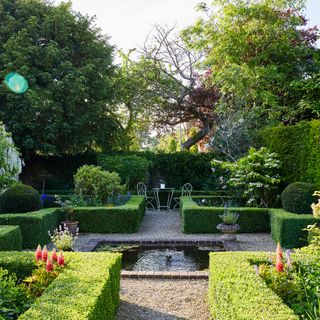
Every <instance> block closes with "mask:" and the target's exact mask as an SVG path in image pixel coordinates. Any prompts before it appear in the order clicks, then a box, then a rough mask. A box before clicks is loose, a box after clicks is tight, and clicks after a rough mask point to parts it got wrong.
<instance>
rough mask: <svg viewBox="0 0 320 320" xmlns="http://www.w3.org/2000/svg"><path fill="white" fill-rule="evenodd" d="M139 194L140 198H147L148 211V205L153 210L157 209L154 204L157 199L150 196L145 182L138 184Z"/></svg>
mask: <svg viewBox="0 0 320 320" xmlns="http://www.w3.org/2000/svg"><path fill="white" fill-rule="evenodd" d="M137 193H138V195H139V196H145V199H146V208H147V209H148V205H150V206H151V207H152V209H153V210H155V207H154V205H153V203H152V202H153V201H154V200H155V197H150V196H148V194H147V187H146V185H145V184H144V183H143V182H139V183H138V184H137Z"/></svg>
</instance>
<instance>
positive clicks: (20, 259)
mask: <svg viewBox="0 0 320 320" xmlns="http://www.w3.org/2000/svg"><path fill="white" fill-rule="evenodd" d="M65 258H66V261H67V263H68V265H67V267H66V269H65V270H64V271H63V272H62V273H61V274H60V275H59V276H58V278H57V279H55V280H54V281H53V282H52V283H51V284H50V286H49V287H48V288H47V289H46V290H45V291H44V293H43V295H42V296H41V297H39V298H38V299H36V301H35V302H34V303H33V304H32V306H31V307H30V309H29V310H27V311H26V312H25V313H24V314H22V315H21V316H20V317H19V320H38V319H46V320H67V319H68V320H86V319H90V320H93V319H95V320H114V319H115V312H116V309H117V307H118V305H119V290H120V269H121V255H120V254H114V253H65ZM14 261H16V263H14ZM30 261H34V255H33V254H32V253H30V252H23V253H22V252H20V253H11V254H8V253H4V252H0V267H3V268H7V269H9V271H17V270H18V274H19V275H20V276H21V275H22V274H23V275H25V274H26V273H23V272H22V271H23V269H24V268H26V269H27V270H28V271H29V273H30V272H31V270H32V269H31V266H32V267H33V268H34V267H35V265H34V262H33V263H32V265H31V263H30ZM19 270H20V272H19Z"/></svg>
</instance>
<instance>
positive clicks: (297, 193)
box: [281, 182, 315, 214]
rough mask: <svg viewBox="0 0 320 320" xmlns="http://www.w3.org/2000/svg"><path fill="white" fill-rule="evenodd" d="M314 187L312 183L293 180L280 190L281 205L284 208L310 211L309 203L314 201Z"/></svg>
mask: <svg viewBox="0 0 320 320" xmlns="http://www.w3.org/2000/svg"><path fill="white" fill-rule="evenodd" d="M314 191H315V187H314V185H313V184H312V183H307V182H294V183H291V184H289V185H288V186H287V187H286V188H285V189H284V190H283V192H282V195H281V198H282V207H283V209H284V210H286V211H289V212H293V213H300V214H308V213H312V209H311V204H312V203H313V201H314V197H313V193H314Z"/></svg>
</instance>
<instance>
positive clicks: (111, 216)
mask: <svg viewBox="0 0 320 320" xmlns="http://www.w3.org/2000/svg"><path fill="white" fill-rule="evenodd" d="M144 214H145V201H144V197H143V196H132V197H131V199H130V200H129V201H128V202H127V203H125V204H124V205H122V206H118V207H82V208H80V207H77V208H75V219H76V220H78V221H79V227H80V232H88V233H95V232H96V233H97V232H100V233H117V232H119V233H133V232H136V231H137V230H138V228H139V225H140V223H141V221H142V219H143V217H144ZM64 219H65V217H64V216H63V214H62V213H61V212H60V210H59V209H58V208H49V209H43V210H39V211H35V212H28V213H8V214H0V226H1V225H14V226H20V229H21V234H22V247H23V248H36V247H37V245H38V244H41V245H43V244H46V243H48V242H49V241H50V237H49V235H48V231H51V232H52V231H53V230H54V229H56V228H57V227H58V225H59V221H62V220H64Z"/></svg>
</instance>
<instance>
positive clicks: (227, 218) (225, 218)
mask: <svg viewBox="0 0 320 320" xmlns="http://www.w3.org/2000/svg"><path fill="white" fill-rule="evenodd" d="M219 218H221V220H222V223H219V224H218V225H217V229H218V230H220V231H221V232H222V233H223V236H222V240H226V241H236V240H237V236H236V232H237V231H238V230H239V229H240V226H239V225H238V224H237V223H236V222H237V220H238V218H239V213H236V212H233V211H230V209H228V208H225V209H224V212H223V214H222V215H221V216H219Z"/></svg>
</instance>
